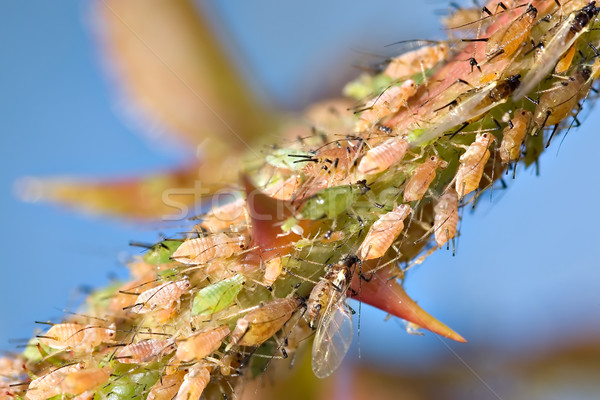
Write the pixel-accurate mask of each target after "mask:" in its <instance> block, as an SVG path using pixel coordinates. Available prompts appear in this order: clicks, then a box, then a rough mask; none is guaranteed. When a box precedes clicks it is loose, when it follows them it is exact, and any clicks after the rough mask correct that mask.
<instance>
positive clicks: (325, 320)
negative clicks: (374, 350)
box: [306, 255, 360, 378]
mask: <svg viewBox="0 0 600 400" xmlns="http://www.w3.org/2000/svg"><path fill="white" fill-rule="evenodd" d="M359 262H360V260H359V259H358V257H356V256H353V255H350V256H346V257H345V258H344V259H343V260H342V261H340V262H338V263H337V264H335V265H332V266H331V269H330V270H329V271H328V272H327V274H326V275H325V276H324V277H323V278H322V279H321V280H320V281H319V282H318V283H317V284H316V285H315V287H314V288H313V290H312V292H311V293H310V297H309V299H308V302H307V305H306V307H307V311H306V315H307V318H308V321H309V322H308V323H309V326H310V327H311V328H312V329H315V328H316V329H317V332H316V334H315V340H314V342H313V348H312V370H313V372H314V373H315V375H316V376H317V377H318V378H326V377H328V376H329V375H331V374H332V373H333V372H334V371H335V370H336V369H337V368H338V367H339V366H340V364H341V363H342V360H343V359H344V356H345V355H346V353H347V352H348V349H349V348H350V344H351V343H352V336H353V333H354V331H353V328H352V313H351V312H350V310H349V308H348V306H347V304H346V293H347V291H348V288H349V287H350V283H351V281H352V275H353V274H354V270H355V268H356V264H357V263H359Z"/></svg>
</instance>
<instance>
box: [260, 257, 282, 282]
mask: <svg viewBox="0 0 600 400" xmlns="http://www.w3.org/2000/svg"><path fill="white" fill-rule="evenodd" d="M282 270H283V265H282V263H281V257H275V258H272V259H270V260H267V261H266V262H265V277H264V279H263V282H264V283H265V285H267V286H271V285H272V284H273V282H275V281H276V280H277V278H279V275H281V271H282Z"/></svg>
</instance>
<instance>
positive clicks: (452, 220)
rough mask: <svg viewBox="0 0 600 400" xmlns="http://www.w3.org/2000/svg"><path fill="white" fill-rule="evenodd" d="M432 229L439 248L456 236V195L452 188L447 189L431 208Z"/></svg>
mask: <svg viewBox="0 0 600 400" xmlns="http://www.w3.org/2000/svg"><path fill="white" fill-rule="evenodd" d="M433 215H434V222H433V229H434V236H435V242H436V243H437V245H438V246H439V247H442V246H443V245H444V244H446V243H448V241H449V240H450V239H453V238H454V236H456V228H457V226H458V194H457V193H456V191H455V190H454V189H452V188H448V190H446V192H445V193H444V194H442V195H441V196H440V198H439V199H438V201H437V203H436V204H435V206H434V207H433Z"/></svg>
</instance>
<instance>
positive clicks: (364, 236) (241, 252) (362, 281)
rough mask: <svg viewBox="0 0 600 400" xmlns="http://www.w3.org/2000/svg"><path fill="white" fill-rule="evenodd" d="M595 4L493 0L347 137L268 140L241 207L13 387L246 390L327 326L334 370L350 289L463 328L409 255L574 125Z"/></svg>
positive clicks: (160, 263)
mask: <svg viewBox="0 0 600 400" xmlns="http://www.w3.org/2000/svg"><path fill="white" fill-rule="evenodd" d="M599 12H600V8H598V7H596V3H595V2H594V1H592V2H588V1H583V0H570V1H566V0H565V1H562V2H559V1H529V2H527V1H504V2H500V1H492V2H490V3H489V4H487V5H486V6H485V7H483V9H482V10H476V9H469V10H459V11H457V13H456V14H455V15H451V16H449V17H448V18H447V19H446V23H447V24H448V28H449V31H450V32H451V33H453V35H452V36H456V37H458V39H454V38H453V39H451V40H448V41H447V42H438V43H431V42H427V43H423V42H420V43H418V44H419V45H420V47H418V48H416V49H413V50H412V51H410V52H408V53H405V54H402V55H399V56H397V57H394V58H392V59H391V60H388V61H387V64H386V65H385V67H384V68H381V69H380V71H381V72H380V73H379V74H377V75H376V76H363V77H361V78H359V80H357V81H356V82H354V83H352V84H351V85H349V87H348V89H347V93H349V94H351V95H354V97H355V98H354V100H355V101H356V102H357V103H356V104H355V107H354V108H352V110H353V111H354V112H353V113H349V114H339V115H338V114H336V115H335V116H332V117H331V118H332V119H339V120H340V121H338V122H339V124H337V125H336V126H344V127H347V129H346V130H344V131H342V132H340V131H339V130H332V131H328V130H327V129H326V128H323V127H322V126H315V127H313V128H314V129H313V130H312V134H310V135H309V136H307V137H301V138H298V139H296V137H294V138H293V139H290V140H288V141H287V145H285V146H283V147H278V148H273V149H269V150H268V155H267V156H266V157H265V159H264V160H259V161H257V162H253V163H250V165H249V166H248V168H247V170H246V171H245V178H244V182H243V184H244V187H245V190H244V191H243V192H240V193H239V197H238V198H237V199H236V200H234V201H233V202H230V203H227V204H224V205H220V206H218V207H214V208H213V209H212V210H210V211H209V212H208V213H207V214H203V215H200V216H198V217H194V218H193V219H194V220H198V221H199V225H197V226H195V227H193V228H191V229H190V232H186V233H183V234H181V235H174V236H173V237H170V238H168V239H165V240H163V241H162V242H160V243H159V244H157V245H154V246H151V247H149V248H148V249H147V252H146V253H145V254H144V256H143V257H138V258H136V259H135V260H134V261H132V263H131V265H130V267H131V271H132V275H133V277H132V281H131V282H129V283H127V284H124V285H118V287H110V288H107V289H106V290H104V291H101V292H99V293H96V294H94V295H93V296H92V297H90V299H89V303H88V309H87V311H86V313H85V315H76V316H74V317H72V318H71V319H70V320H69V321H66V322H64V323H60V324H55V325H53V326H51V327H50V328H49V329H48V330H47V331H46V332H42V333H40V334H39V335H38V337H36V338H34V339H33V340H32V341H31V342H30V343H29V345H28V347H27V350H26V351H25V353H24V354H23V356H22V358H20V359H19V360H22V362H17V361H15V362H14V363H13V364H11V363H9V364H10V365H9V364H7V366H6V369H7V371H8V372H6V373H3V374H2V376H3V377H8V378H7V379H4V380H2V381H0V384H1V385H3V386H0V388H1V389H2V390H3V391H4V392H3V395H4V394H6V395H7V396H12V397H15V396H20V397H21V398H27V399H30V400H38V399H40V400H41V399H45V398H50V397H53V396H57V395H66V396H67V397H68V398H78V399H84V398H87V399H92V398H93V399H104V398H108V399H129V398H135V397H137V396H140V397H141V398H143V397H144V396H146V397H147V398H148V399H173V398H174V399H198V398H199V397H200V396H201V395H202V394H205V395H206V396H207V397H211V398H212V397H213V396H223V395H224V396H225V397H229V396H235V394H236V393H237V390H239V387H240V386H241V384H242V383H243V382H244V380H245V379H247V378H248V377H249V376H251V375H252V376H254V375H257V374H259V373H261V372H264V371H265V370H268V369H269V366H270V365H271V364H272V363H275V362H277V361H278V360H279V359H283V358H289V359H293V358H294V356H295V351H296V349H297V348H298V346H300V344H301V343H309V342H310V341H309V340H307V339H309V338H311V337H312V336H313V335H314V341H313V344H312V346H313V347H312V365H313V370H314V372H315V374H316V375H317V376H319V377H326V376H328V375H330V374H331V373H332V372H333V371H335V369H336V368H337V367H338V366H339V364H340V363H341V361H342V359H343V357H344V355H345V354H346V352H347V350H348V348H349V345H350V343H351V340H352V336H353V328H352V312H351V309H350V308H349V306H348V305H347V303H346V299H347V297H348V296H356V297H359V298H360V299H361V300H362V301H365V302H367V303H370V304H375V305H377V306H378V307H380V308H383V309H385V310H386V311H389V312H390V313H392V314H394V315H397V316H400V317H402V318H404V319H406V320H408V321H409V324H410V326H411V327H413V328H414V327H422V328H425V329H430V330H432V331H434V332H437V333H440V334H442V335H445V336H448V337H452V338H455V339H457V340H460V339H462V338H460V336H458V335H457V334H455V333H454V332H452V331H451V330H450V329H449V328H447V327H445V326H444V325H442V324H441V323H439V322H438V321H436V320H435V319H434V318H433V317H431V316H429V315H428V314H426V313H425V312H424V311H423V310H422V309H420V308H419V307H418V306H417V305H416V303H414V302H412V300H410V298H409V297H408V296H406V294H405V293H404V292H403V291H402V288H401V286H400V283H399V282H398V280H397V279H396V278H402V277H403V274H404V272H405V271H404V270H403V269H401V268H400V266H401V265H403V264H404V263H410V262H411V261H413V260H414V259H415V258H416V257H418V256H419V255H420V254H421V255H422V254H430V253H431V251H433V250H435V249H437V248H444V247H446V248H449V247H450V242H454V241H455V240H456V239H457V237H458V229H457V227H458V222H459V216H460V208H461V207H462V206H464V205H466V204H468V203H473V204H474V203H475V200H476V199H477V197H478V196H479V194H480V193H481V191H483V190H484V189H486V188H488V187H491V186H492V185H493V184H494V182H495V181H496V180H498V179H501V178H503V177H504V176H505V174H507V173H508V172H509V169H512V176H513V177H514V176H515V175H516V170H517V166H518V165H519V164H518V163H519V162H520V161H523V162H524V164H525V165H526V166H529V165H531V164H533V163H537V159H538V156H539V155H540V153H541V152H542V151H543V149H544V147H545V146H546V145H547V144H548V142H549V139H550V138H551V137H552V136H553V135H555V134H556V133H558V132H561V131H563V130H566V129H568V128H569V127H570V126H571V125H572V123H573V122H572V121H577V114H578V113H579V111H580V110H581V106H582V103H583V101H585V100H586V99H587V98H588V95H589V93H590V91H591V90H592V89H593V88H592V86H593V84H594V81H595V80H596V78H597V77H598V75H599V74H600V61H599V60H600V57H599V56H600V53H599V52H598V50H597V48H598V46H599V45H600V43H599V42H600V34H597V33H596V32H597V28H599V27H600V23H598V14H599ZM571 117H572V118H571ZM545 136H546V138H545ZM190 225H191V223H190ZM418 262H420V261H418ZM377 282H380V283H377ZM381 282H383V283H381ZM377 284H380V285H388V286H389V287H390V288H391V289H390V290H391V291H393V293H395V295H398V296H406V297H404V299H405V300H406V301H402V302H398V301H396V300H390V299H386V298H384V297H382V296H383V295H382V294H381V293H382V292H381V291H378V290H377V289H376V286H374V285H377ZM374 288H375V289H374ZM396 304H400V305H399V306H398V305H396ZM3 360H5V359H3ZM2 367H3V368H4V366H3V365H2ZM25 372H26V373H25ZM27 373H28V374H29V377H27Z"/></svg>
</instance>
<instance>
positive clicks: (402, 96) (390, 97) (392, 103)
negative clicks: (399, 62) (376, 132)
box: [356, 79, 417, 132]
mask: <svg viewBox="0 0 600 400" xmlns="http://www.w3.org/2000/svg"><path fill="white" fill-rule="evenodd" d="M416 92H417V85H416V84H415V82H414V81H413V80H412V79H408V80H406V81H404V82H403V83H402V84H401V85H400V86H392V87H391V88H389V89H386V90H385V92H383V93H381V94H380V95H379V96H377V97H375V98H374V99H371V100H370V101H369V102H368V103H367V105H366V107H365V108H366V109H365V110H364V111H363V112H362V113H361V114H360V120H359V121H358V124H357V128H356V131H357V132H362V131H366V130H368V129H369V128H371V126H372V125H374V124H375V123H377V122H378V121H379V120H380V119H382V118H384V117H387V116H388V115H392V114H394V113H396V112H398V110H400V108H402V107H404V106H405V105H406V102H407V101H408V99H410V98H411V97H412V96H414V94H415V93H416Z"/></svg>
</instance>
